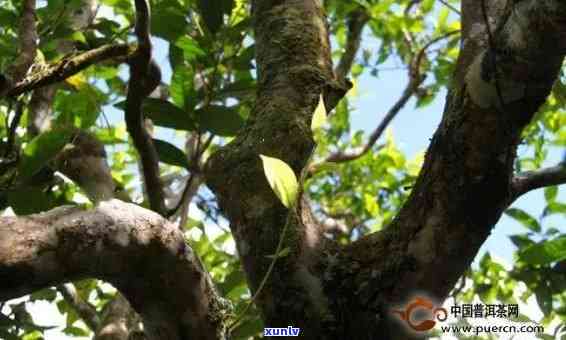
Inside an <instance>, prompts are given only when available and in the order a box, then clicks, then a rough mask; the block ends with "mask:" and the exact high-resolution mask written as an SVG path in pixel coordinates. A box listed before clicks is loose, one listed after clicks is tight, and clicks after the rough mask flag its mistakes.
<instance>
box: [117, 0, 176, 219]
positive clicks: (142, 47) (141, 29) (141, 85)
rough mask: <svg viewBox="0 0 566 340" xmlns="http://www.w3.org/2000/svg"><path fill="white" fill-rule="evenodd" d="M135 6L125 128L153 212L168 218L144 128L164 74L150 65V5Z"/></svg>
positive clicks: (155, 156)
mask: <svg viewBox="0 0 566 340" xmlns="http://www.w3.org/2000/svg"><path fill="white" fill-rule="evenodd" d="M135 5H136V27H135V32H136V37H137V39H138V44H139V45H138V48H137V50H136V53H135V55H134V56H133V57H132V58H131V60H130V80H129V82H128V95H127V98H126V110H125V116H126V126H127V129H128V132H129V134H130V136H131V137H132V140H133V142H134V146H135V147H136V150H137V151H138V153H139V156H140V160H141V164H142V170H143V177H144V183H145V189H146V191H147V196H148V198H149V205H150V207H151V209H152V210H154V211H156V212H158V213H159V214H162V215H165V214H166V206H165V194H164V192H163V185H162V184H161V181H160V177H159V156H158V154H157V150H156V149H155V145H153V140H152V138H151V135H150V134H149V132H148V131H147V129H146V127H145V125H144V119H143V113H142V111H141V105H142V102H143V100H144V98H146V97H147V96H148V95H149V94H150V93H151V92H153V90H154V89H155V87H156V86H157V85H158V84H159V82H160V81H161V74H160V73H159V68H158V66H157V65H156V64H155V63H152V62H151V39H150V33H149V25H150V19H151V15H150V8H149V2H148V0H135ZM156 72H157V73H156ZM154 76H155V77H154ZM154 78H155V79H154ZM157 78H159V79H157Z"/></svg>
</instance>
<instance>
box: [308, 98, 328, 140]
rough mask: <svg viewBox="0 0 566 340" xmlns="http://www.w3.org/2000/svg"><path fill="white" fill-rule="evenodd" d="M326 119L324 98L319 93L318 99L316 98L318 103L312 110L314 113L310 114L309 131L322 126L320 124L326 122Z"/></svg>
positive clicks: (314, 130)
mask: <svg viewBox="0 0 566 340" xmlns="http://www.w3.org/2000/svg"><path fill="white" fill-rule="evenodd" d="M326 120H327V113H326V107H325V106H324V98H322V95H320V99H319V100H318V105H317V106H316V109H315V110H314V114H313V116H312V121H311V131H312V132H313V133H314V132H316V130H318V129H320V128H322V126H323V125H324V124H325V123H326Z"/></svg>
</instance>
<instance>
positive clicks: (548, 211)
mask: <svg viewBox="0 0 566 340" xmlns="http://www.w3.org/2000/svg"><path fill="white" fill-rule="evenodd" d="M552 214H566V204H564V203H561V202H550V203H549V204H548V205H547V206H546V208H545V209H544V212H543V216H548V215H552Z"/></svg>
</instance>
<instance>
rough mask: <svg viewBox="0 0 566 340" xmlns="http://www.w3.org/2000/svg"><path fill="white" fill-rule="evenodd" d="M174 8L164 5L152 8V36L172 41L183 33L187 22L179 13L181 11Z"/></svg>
mask: <svg viewBox="0 0 566 340" xmlns="http://www.w3.org/2000/svg"><path fill="white" fill-rule="evenodd" d="M169 3H172V2H169ZM176 7H177V6H171V5H169V4H165V3H164V4H161V5H160V6H156V7H154V10H153V11H152V13H151V33H152V34H153V35H155V36H159V37H161V38H164V39H166V40H169V41H174V40H176V39H177V38H178V37H180V36H182V35H183V34H184V33H185V30H186V27H187V20H186V18H185V15H184V14H182V13H181V9H179V8H178V7H177V8H176Z"/></svg>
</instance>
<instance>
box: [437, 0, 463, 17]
mask: <svg viewBox="0 0 566 340" xmlns="http://www.w3.org/2000/svg"><path fill="white" fill-rule="evenodd" d="M438 2H440V3H441V4H443V5H444V6H446V7H447V8H448V9H449V10H451V11H452V12H454V13H456V14H458V15H462V13H461V12H460V10H459V9H457V8H456V7H454V6H452V5H451V4H449V3H448V1H446V0H438Z"/></svg>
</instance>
